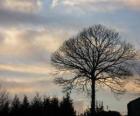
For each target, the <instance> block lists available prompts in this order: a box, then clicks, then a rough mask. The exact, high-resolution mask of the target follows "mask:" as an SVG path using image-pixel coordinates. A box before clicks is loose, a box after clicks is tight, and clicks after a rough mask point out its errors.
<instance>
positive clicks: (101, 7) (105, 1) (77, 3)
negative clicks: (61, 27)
mask: <svg viewBox="0 0 140 116" xmlns="http://www.w3.org/2000/svg"><path fill="white" fill-rule="evenodd" d="M57 6H66V7H65V8H71V7H73V8H78V9H80V10H83V11H85V10H86V11H98V12H99V11H102V12H107V11H114V10H119V9H120V8H125V7H128V8H132V9H139V8H140V1H139V0H113V1H112V0H53V2H52V7H53V8H55V7H57Z"/></svg>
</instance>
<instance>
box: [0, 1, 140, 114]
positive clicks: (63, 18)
mask: <svg viewBox="0 0 140 116" xmlns="http://www.w3.org/2000/svg"><path fill="white" fill-rule="evenodd" d="M139 21H140V0H0V83H1V85H2V86H3V87H4V88H6V89H7V90H8V91H9V92H10V93H11V94H20V95H22V94H25V93H26V94H28V95H32V94H33V93H35V92H40V93H41V94H47V95H57V96H62V95H63V94H62V92H61V88H60V87H58V86H56V85H54V84H53V82H52V81H53V79H54V77H53V74H52V72H53V70H54V68H53V67H52V66H51V65H50V56H51V54H52V53H53V52H54V51H55V50H57V48H59V46H60V45H61V44H62V43H63V41H64V40H66V39H68V38H69V37H71V36H74V35H75V34H76V33H77V32H79V31H80V30H82V28H85V27H88V26H91V25H94V24H103V25H105V26H107V27H109V28H113V29H115V30H117V31H118V32H120V35H121V37H122V38H123V39H125V40H127V41H129V42H131V43H133V44H134V45H135V46H136V49H137V50H139V49H140V47H139V44H140V39H139V33H140V22H139ZM127 88H128V90H129V92H128V94H127V95H125V98H124V96H123V97H122V96H121V99H119V100H117V99H116V98H114V96H112V95H111V93H110V92H108V91H107V92H105V91H104V92H102V90H100V91H98V92H97V98H98V99H99V100H103V101H104V102H105V105H109V107H110V108H112V109H114V110H119V111H121V112H126V103H127V102H128V101H129V100H131V99H133V98H135V97H137V96H136V95H137V94H138V93H139V92H140V89H138V88H137V87H136V86H134V85H133V83H129V84H128V85H127ZM72 96H73V97H74V98H75V106H76V107H77V108H78V109H79V110H81V109H84V108H85V107H86V106H87V105H88V103H87V102H85V101H88V99H89V97H88V96H86V95H84V94H80V95H77V94H76V93H74V94H73V95H72ZM126 98H127V99H126ZM110 99H112V102H109V101H110ZM86 104H87V105H86ZM78 105H80V106H82V107H81V108H79V107H78Z"/></svg>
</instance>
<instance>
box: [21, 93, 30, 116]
mask: <svg viewBox="0 0 140 116" xmlns="http://www.w3.org/2000/svg"><path fill="white" fill-rule="evenodd" d="M21 115H22V116H30V103H29V101H28V97H27V96H26V95H25V96H24V98H23V101H22V104H21Z"/></svg>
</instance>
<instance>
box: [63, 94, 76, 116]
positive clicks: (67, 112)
mask: <svg viewBox="0 0 140 116" xmlns="http://www.w3.org/2000/svg"><path fill="white" fill-rule="evenodd" d="M60 110H61V116H76V112H75V110H74V107H73V102H72V100H71V99H70V95H69V94H68V93H67V95H66V96H65V97H63V100H62V102H61V103H60Z"/></svg>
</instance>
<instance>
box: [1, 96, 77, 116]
mask: <svg viewBox="0 0 140 116" xmlns="http://www.w3.org/2000/svg"><path fill="white" fill-rule="evenodd" d="M9 101H10V100H9V98H8V97H7V96H2V98H0V116H76V112H75V111H74V107H73V102H72V100H71V99H70V96H69V95H67V96H66V97H64V98H63V100H62V101H59V100H58V98H56V97H53V98H49V97H44V99H42V98H41V97H40V96H39V94H37V95H36V96H35V97H34V98H33V99H32V100H30V101H29V99H28V97H27V96H24V98H23V100H22V101H21V100H19V97H18V96H17V95H15V97H14V99H13V100H12V101H11V102H9Z"/></svg>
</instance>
